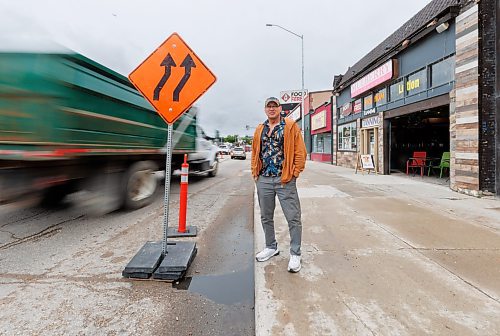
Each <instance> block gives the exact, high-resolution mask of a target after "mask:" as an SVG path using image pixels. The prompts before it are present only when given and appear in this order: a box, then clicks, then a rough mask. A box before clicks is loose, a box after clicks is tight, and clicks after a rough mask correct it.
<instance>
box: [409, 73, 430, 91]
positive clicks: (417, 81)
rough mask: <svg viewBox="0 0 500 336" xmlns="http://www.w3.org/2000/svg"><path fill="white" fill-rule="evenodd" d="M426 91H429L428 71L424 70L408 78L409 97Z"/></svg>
mask: <svg viewBox="0 0 500 336" xmlns="http://www.w3.org/2000/svg"><path fill="white" fill-rule="evenodd" d="M425 90H427V69H422V70H420V71H418V72H415V73H414V74H413V75H409V76H408V77H406V94H407V95H408V96H411V95H413V94H416V93H419V92H422V91H425Z"/></svg>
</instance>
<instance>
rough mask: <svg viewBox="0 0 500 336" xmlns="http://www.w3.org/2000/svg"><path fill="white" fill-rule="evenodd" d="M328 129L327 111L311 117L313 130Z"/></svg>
mask: <svg viewBox="0 0 500 336" xmlns="http://www.w3.org/2000/svg"><path fill="white" fill-rule="evenodd" d="M324 127H326V111H325V110H323V111H321V112H318V113H317V114H315V115H313V116H312V117H311V130H312V131H315V130H317V129H320V128H324Z"/></svg>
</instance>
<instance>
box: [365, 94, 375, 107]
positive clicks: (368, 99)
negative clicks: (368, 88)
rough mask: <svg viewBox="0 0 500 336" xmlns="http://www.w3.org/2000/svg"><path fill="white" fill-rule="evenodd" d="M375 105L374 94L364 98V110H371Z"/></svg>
mask: <svg viewBox="0 0 500 336" xmlns="http://www.w3.org/2000/svg"><path fill="white" fill-rule="evenodd" d="M372 107H373V95H372V94H370V95H369V96H366V97H365V98H363V110H364V111H366V110H370V109H371V108H372Z"/></svg>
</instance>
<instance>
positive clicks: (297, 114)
mask: <svg viewBox="0 0 500 336" xmlns="http://www.w3.org/2000/svg"><path fill="white" fill-rule="evenodd" d="M287 118H290V119H292V120H293V121H297V120H299V119H300V106H297V107H296V108H295V109H294V110H293V111H292V112H290V114H289V115H287Z"/></svg>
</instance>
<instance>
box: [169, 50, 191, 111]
mask: <svg viewBox="0 0 500 336" xmlns="http://www.w3.org/2000/svg"><path fill="white" fill-rule="evenodd" d="M181 67H183V68H184V76H183V77H182V79H181V81H180V82H179V84H178V85H177V87H176V88H175V90H174V97H173V98H174V101H176V102H178V101H179V94H180V93H181V90H182V88H183V87H184V85H186V82H187V81H188V79H189V77H191V68H196V64H195V63H194V61H193V58H192V57H191V55H189V54H187V56H186V58H184V61H182V64H181Z"/></svg>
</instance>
